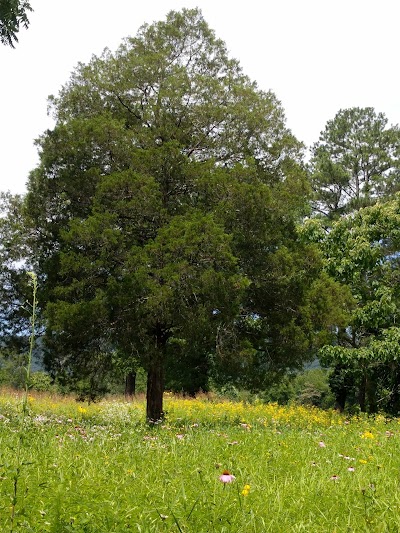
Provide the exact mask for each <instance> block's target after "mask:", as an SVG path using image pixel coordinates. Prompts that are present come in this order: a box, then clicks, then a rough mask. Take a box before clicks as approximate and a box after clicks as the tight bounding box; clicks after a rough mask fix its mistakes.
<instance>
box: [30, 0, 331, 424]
mask: <svg viewBox="0 0 400 533" xmlns="http://www.w3.org/2000/svg"><path fill="white" fill-rule="evenodd" d="M51 106H52V111H53V114H54V118H55V120H56V125H55V127H54V129H53V130H51V131H47V132H45V133H44V135H43V136H42V137H41V138H40V139H39V141H38V145H39V149H40V157H41V162H40V165H39V166H38V168H37V169H35V170H34V171H33V172H32V174H31V176H30V180H29V187H28V191H29V192H28V196H27V199H26V206H27V213H28V214H29V217H30V219H31V224H32V226H33V227H34V228H35V229H36V241H35V249H34V251H35V256H36V257H37V260H38V265H39V266H38V270H39V273H40V278H41V279H42V280H43V283H42V285H41V291H40V298H41V301H42V302H43V305H44V306H45V309H46V317H47V333H46V343H47V348H48V355H47V364H48V367H49V368H50V369H51V370H52V371H53V372H54V373H57V374H58V375H64V376H65V377H66V378H67V379H71V377H72V376H74V375H77V374H78V375H79V374H81V375H84V374H85V373H87V374H88V375H91V374H93V373H96V372H98V371H99V370H100V369H101V368H102V366H103V365H105V366H108V365H110V364H111V362H112V360H113V357H118V358H120V359H121V358H122V359H124V360H125V362H126V365H127V367H132V369H133V368H134V366H135V364H136V363H135V362H138V363H139V364H141V365H142V366H143V367H144V368H145V369H146V371H147V375H148V383H147V418H148V419H149V420H158V419H159V418H161V417H162V414H163V406H162V396H163V390H164V384H165V372H166V369H167V370H168V369H170V375H171V370H172V368H173V367H174V365H175V368H176V361H177V360H179V361H180V362H181V365H182V366H183V365H184V366H185V367H186V368H188V367H190V366H193V367H195V366H197V367H198V368H201V369H202V370H201V372H202V375H203V376H207V375H208V374H209V365H210V364H211V363H212V359H213V355H215V354H217V358H216V361H217V362H216V363H215V364H216V366H217V367H218V369H217V371H218V372H219V375H221V374H222V368H225V369H226V374H228V369H229V368H232V369H233V374H232V376H233V377H235V376H236V377H237V376H238V375H239V376H241V375H247V376H249V379H250V378H251V381H252V382H253V383H254V386H258V387H260V386H264V385H265V383H266V376H267V375H268V373H269V374H270V375H273V374H276V375H277V374H279V373H282V372H284V371H286V369H287V368H292V367H300V366H301V365H302V362H303V360H304V359H305V358H307V357H310V347H311V346H312V344H313V333H314V330H315V327H314V324H313V322H312V320H311V319H310V316H311V314H312V313H311V311H310V312H309V313H308V316H307V313H305V312H304V310H305V309H310V307H309V306H310V305H311V303H310V302H311V300H312V294H313V290H314V289H315V280H316V278H317V277H318V274H319V271H320V265H321V263H320V259H319V256H318V254H317V252H316V251H315V250H314V248H312V247H309V246H307V245H305V244H304V243H302V241H301V240H300V239H299V237H298V234H297V231H296V222H297V220H298V219H299V218H300V217H301V216H302V214H303V213H304V209H305V206H306V197H307V194H308V190H309V189H308V183H307V176H306V173H305V170H304V168H303V165H302V145H301V144H300V143H299V142H298V141H297V140H296V139H295V138H294V137H293V135H292V134H291V132H290V131H289V130H288V129H287V128H286V126H285V119H284V113H283V110H282V107H281V105H280V103H279V102H278V101H277V99H276V97H275V96H274V94H272V93H271V92H267V93H266V92H263V91H260V90H259V89H258V88H257V86H256V84H255V83H253V82H251V81H250V80H249V79H248V78H247V77H246V76H245V75H244V74H243V73H242V70H241V68H240V66H239V64H238V62H237V61H236V60H233V59H230V58H229V57H228V55H227V52H226V47H225V45H224V43H222V42H221V41H220V40H218V39H217V38H216V37H215V35H214V32H213V31H212V30H210V28H209V27H208V25H207V24H206V22H205V21H204V19H203V17H202V15H201V13H200V11H199V10H197V9H194V10H186V9H184V10H182V11H181V12H171V13H169V15H168V16H167V19H166V21H162V22H157V23H154V24H152V25H144V26H143V27H142V28H141V29H140V30H139V32H138V34H137V36H136V37H133V38H128V39H126V40H125V41H124V43H123V44H122V45H121V46H120V48H119V49H118V50H117V51H116V52H115V53H111V52H110V51H108V50H106V51H105V52H104V53H103V55H102V56H101V57H93V58H92V60H91V61H90V63H89V64H87V65H83V64H80V65H78V67H77V69H76V70H75V72H74V73H73V74H72V77H71V79H70V80H69V82H68V83H67V84H66V85H65V86H64V87H63V88H62V90H61V91H60V93H59V95H58V96H57V97H55V98H52V99H51ZM221 361H222V363H221ZM121 364H122V363H121ZM218 365H219V366H218ZM218 372H217V373H218ZM173 377H174V378H175V380H177V379H178V381H179V379H186V378H184V377H183V376H182V377H181V378H179V373H178V372H175V373H174V375H173ZM228 378H229V376H228V375H226V376H225V379H228ZM188 379H189V381H191V382H192V379H193V378H192V377H190V378H188ZM203 384H204V382H203ZM200 386H201V387H202V384H201V383H198V385H197V386H195V387H194V388H196V387H198V388H200ZM190 387H191V388H190ZM188 388H189V389H190V390H189V392H191V393H193V392H195V390H194V388H193V382H192V383H191V384H190V385H189V387H188Z"/></svg>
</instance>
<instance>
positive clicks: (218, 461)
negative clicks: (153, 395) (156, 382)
mask: <svg viewBox="0 0 400 533" xmlns="http://www.w3.org/2000/svg"><path fill="white" fill-rule="evenodd" d="M22 401H23V396H22V395H18V394H16V393H15V392H10V391H3V392H2V393H1V394H0V490H1V498H0V524H1V531H4V532H7V531H8V532H20V531H21V532H22V531H24V532H36V533H37V532H57V533H58V532H87V533H89V532H90V533H103V532H104V533H112V532H127V531H135V532H143V533H144V532H181V533H183V532H185V533H189V532H191V533H203V532H213V531H215V532H243V533H244V532H245V533H250V532H260V533H264V532H273V533H279V532H282V533H283V532H285V533H288V532H300V531H306V532H312V533H314V532H315V533H321V532H330V533H334V532H336V533H339V532H358V531H360V532H361V531H370V532H397V531H400V513H399V512H398V509H399V503H400V497H399V480H400V446H399V443H400V422H399V420H397V419H391V420H389V419H387V418H385V417H384V416H382V415H379V416H375V417H374V418H372V417H367V416H365V417H364V416H358V417H356V416H354V417H347V418H346V417H345V416H343V415H340V414H338V413H336V412H334V411H322V410H318V409H315V408H311V407H310V408H307V407H304V406H295V405H293V406H287V407H281V406H278V405H277V404H263V403H253V404H245V403H241V402H238V403H234V402H229V401H221V400H219V399H217V398H214V399H212V398H207V397H203V398H198V399H185V398H180V397H174V396H172V395H168V394H167V395H166V398H165V409H166V419H165V421H164V422H163V423H160V424H158V425H155V426H154V427H149V426H148V425H146V424H145V423H144V417H145V404H144V399H143V398H136V399H135V400H133V401H132V402H126V401H124V400H123V399H118V400H117V399H108V400H104V401H102V402H99V403H95V404H90V405H88V404H83V403H78V402H76V401H75V400H74V399H72V398H66V397H61V396H54V395H53V396H52V395H45V394H42V395H40V394H29V397H28V404H27V410H26V413H25V415H23V412H22V409H21V402H22Z"/></svg>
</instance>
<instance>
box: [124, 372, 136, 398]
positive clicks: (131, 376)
mask: <svg viewBox="0 0 400 533" xmlns="http://www.w3.org/2000/svg"><path fill="white" fill-rule="evenodd" d="M135 391H136V372H134V371H132V372H128V374H127V375H126V377H125V396H126V397H127V398H132V396H134V395H135Z"/></svg>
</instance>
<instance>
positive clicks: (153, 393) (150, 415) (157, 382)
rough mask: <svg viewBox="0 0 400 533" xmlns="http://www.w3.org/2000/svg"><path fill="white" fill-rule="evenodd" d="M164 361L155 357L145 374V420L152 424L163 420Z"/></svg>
mask: <svg viewBox="0 0 400 533" xmlns="http://www.w3.org/2000/svg"><path fill="white" fill-rule="evenodd" d="M164 373H165V372H164V361H163V359H162V358H161V357H155V358H154V359H153V360H152V361H151V363H150V365H149V369H148V372H147V392H146V419H147V422H149V423H152V424H154V423H155V422H158V421H160V420H162V419H163V418H164V411H163V396H164Z"/></svg>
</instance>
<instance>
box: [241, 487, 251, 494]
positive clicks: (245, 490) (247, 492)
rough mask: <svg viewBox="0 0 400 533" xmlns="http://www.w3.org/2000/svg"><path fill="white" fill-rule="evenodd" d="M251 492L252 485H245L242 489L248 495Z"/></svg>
mask: <svg viewBox="0 0 400 533" xmlns="http://www.w3.org/2000/svg"><path fill="white" fill-rule="evenodd" d="M249 492H250V485H245V486H244V487H243V490H242V495H243V496H247V495H248V494H249Z"/></svg>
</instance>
